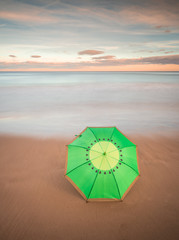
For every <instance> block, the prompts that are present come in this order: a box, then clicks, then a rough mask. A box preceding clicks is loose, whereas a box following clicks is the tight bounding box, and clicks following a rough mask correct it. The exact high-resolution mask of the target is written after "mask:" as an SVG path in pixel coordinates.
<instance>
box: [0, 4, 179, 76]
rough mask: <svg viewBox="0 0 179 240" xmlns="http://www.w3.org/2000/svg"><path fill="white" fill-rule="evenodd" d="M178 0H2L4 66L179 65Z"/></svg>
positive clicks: (1, 60)
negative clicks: (170, 0)
mask: <svg viewBox="0 0 179 240" xmlns="http://www.w3.org/2000/svg"><path fill="white" fill-rule="evenodd" d="M172 2H173V4H170V2H169V1H157V2H156V1H147V2H145V1H141V2H140V4H139V2H137V1H134V2H132V3H130V1H129V2H128V1H125V2H123V1H112V2H111V3H110V1H106V0H104V1H60V0H59V1H43V0H41V1H37V2H36V1H28V0H26V1H25V0H24V1H23V0H22V1H14V0H9V1H1V2H0V19H1V24H0V31H1V38H0V44H1V50H0V71H179V67H178V66H179V50H178V43H179V41H178V35H179V30H178V29H179V26H178V25H179V24H178V23H179V19H178V13H177V11H176V9H177V7H176V6H177V4H178V3H177V1H172Z"/></svg>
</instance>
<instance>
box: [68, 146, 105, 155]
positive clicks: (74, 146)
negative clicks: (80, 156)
mask: <svg viewBox="0 0 179 240" xmlns="http://www.w3.org/2000/svg"><path fill="white" fill-rule="evenodd" d="M69 146H72V147H79V148H84V149H88V148H86V147H82V146H78V145H69ZM88 150H89V149H88ZM90 151H93V152H98V151H96V150H92V149H90ZM98 153H102V152H98Z"/></svg>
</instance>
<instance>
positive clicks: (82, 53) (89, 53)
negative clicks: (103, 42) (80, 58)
mask: <svg viewBox="0 0 179 240" xmlns="http://www.w3.org/2000/svg"><path fill="white" fill-rule="evenodd" d="M102 53H104V52H103V51H98V50H84V51H81V52H79V53H78V54H79V55H97V54H102Z"/></svg>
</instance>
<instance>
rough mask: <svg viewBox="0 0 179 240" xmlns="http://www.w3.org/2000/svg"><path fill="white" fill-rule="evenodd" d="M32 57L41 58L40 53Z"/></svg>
mask: <svg viewBox="0 0 179 240" xmlns="http://www.w3.org/2000/svg"><path fill="white" fill-rule="evenodd" d="M31 58H41V56H39V55H32V56H31Z"/></svg>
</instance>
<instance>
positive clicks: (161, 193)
mask: <svg viewBox="0 0 179 240" xmlns="http://www.w3.org/2000/svg"><path fill="white" fill-rule="evenodd" d="M129 137H131V140H132V141H133V142H135V143H136V144H137V145H138V148H139V163H140V169H141V178H139V180H138V181H137V183H136V184H135V185H134V186H133V188H132V189H131V191H130V192H129V193H128V195H127V196H126V198H125V199H124V201H123V202H122V203H121V202H106V203H104V202H102V203H99V202H98V203H86V202H85V201H84V200H83V198H82V197H81V196H80V195H79V193H78V192H77V191H76V190H75V189H74V188H73V186H72V185H71V184H70V183H69V182H68V181H67V180H66V179H65V178H64V166H65V153H66V148H65V144H66V143H68V141H67V140H65V141H62V140H56V139H41V140H40V139H31V138H25V137H12V136H11V137H10V136H1V137H0V239H1V240H4V239H9V240H16V239H18V240H20V239H24V240H33V239H34V240H41V239H42V240H45V239H48V240H56V239H58V240H61V239H62V240H67V239H70V240H71V239H72V240H73V239H78V240H80V239H83V240H86V239H103V240H105V239H107V240H109V239H110V240H113V239H120V240H128V239H131V240H133V239H142V240H145V239H150V240H153V239H162V240H165V239H170V240H174V239H177V235H178V234H179V230H178V229H179V221H178V211H179V204H178V202H179V200H178V197H179V193H178V189H179V188H178V185H179V184H178V170H177V163H178V160H179V151H178V147H179V138H177V137H176V136H175V137H174V136H173V137H162V136H150V137H144V136H137V137H136V136H129Z"/></svg>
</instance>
